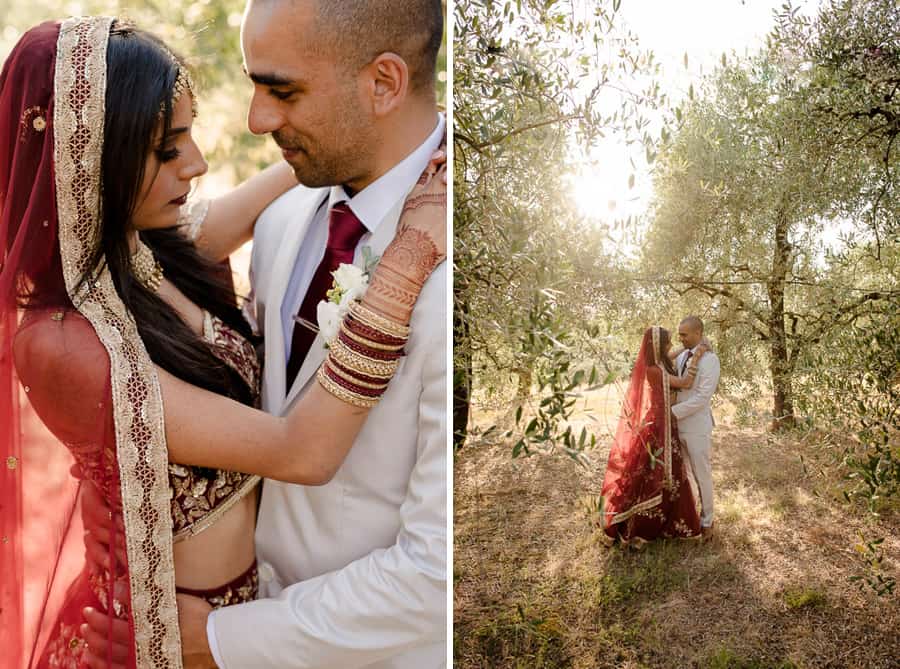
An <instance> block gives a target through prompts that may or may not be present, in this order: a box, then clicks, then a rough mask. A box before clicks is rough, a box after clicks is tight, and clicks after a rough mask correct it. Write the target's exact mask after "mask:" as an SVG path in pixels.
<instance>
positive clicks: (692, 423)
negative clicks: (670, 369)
mask: <svg viewBox="0 0 900 669" xmlns="http://www.w3.org/2000/svg"><path fill="white" fill-rule="evenodd" d="M686 355H687V351H683V352H682V353H681V354H679V356H678V357H677V358H676V359H675V369H676V370H678V371H681V365H682V364H683V363H684V358H685V356H686ZM718 385H719V358H718V357H717V356H716V354H715V353H713V352H712V351H707V352H706V353H704V354H703V357H702V358H700V362H699V363H697V378H696V379H694V385H692V386H691V387H690V388H687V389H685V390H679V391H678V402H677V403H676V404H673V405H672V413H673V414H674V416H675V417H676V418H677V419H678V433H679V434H712V429H713V425H715V421H714V420H713V415H712V409H711V408H710V406H709V401H710V399H711V398H712V396H713V393H714V392H716V387H717V386H718Z"/></svg>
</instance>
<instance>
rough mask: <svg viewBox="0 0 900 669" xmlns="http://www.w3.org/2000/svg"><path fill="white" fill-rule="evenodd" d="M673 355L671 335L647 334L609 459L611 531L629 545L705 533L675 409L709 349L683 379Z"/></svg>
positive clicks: (607, 516)
mask: <svg viewBox="0 0 900 669" xmlns="http://www.w3.org/2000/svg"><path fill="white" fill-rule="evenodd" d="M671 350H672V338H671V335H670V334H669V331H668V330H666V329H665V328H662V327H659V326H653V327H651V328H648V329H647V330H646V331H645V332H644V338H643V341H642V342H641V349H640V352H639V353H638V357H637V361H636V362H635V364H634V369H633V371H632V373H631V382H630V383H629V385H628V390H627V391H626V393H625V399H624V401H623V403H622V415H621V416H620V418H619V425H618V428H617V429H616V437H615V441H614V442H613V445H612V448H611V449H610V452H609V460H608V462H607V465H606V474H605V476H604V477H603V488H602V492H601V494H602V499H603V529H604V531H605V532H606V534H607V535H608V536H609V537H610V538H612V539H619V540H620V541H621V542H622V543H624V544H628V543H629V542H634V543H636V544H640V543H641V542H642V541H649V540H652V539H656V538H657V537H693V536H697V535H698V534H700V516H699V515H698V513H697V507H696V504H695V502H694V494H693V492H692V491H691V486H690V483H689V480H688V477H687V471H686V467H685V461H684V454H683V452H682V449H681V444H680V442H679V439H678V426H677V425H676V421H675V419H674V418H673V417H672V411H671V405H672V403H673V401H672V394H673V392H675V391H677V390H678V389H682V388H690V387H691V386H692V385H693V383H694V379H695V378H696V374H697V364H698V362H699V360H700V358H701V357H702V356H703V353H704V351H705V350H706V347H705V346H704V345H701V346H699V347H698V348H697V350H696V352H695V354H694V356H693V357H692V359H691V363H690V364H689V365H688V366H687V369H686V371H685V374H684V376H683V377H679V376H678V375H677V374H676V373H675V368H674V366H673V365H672V359H671Z"/></svg>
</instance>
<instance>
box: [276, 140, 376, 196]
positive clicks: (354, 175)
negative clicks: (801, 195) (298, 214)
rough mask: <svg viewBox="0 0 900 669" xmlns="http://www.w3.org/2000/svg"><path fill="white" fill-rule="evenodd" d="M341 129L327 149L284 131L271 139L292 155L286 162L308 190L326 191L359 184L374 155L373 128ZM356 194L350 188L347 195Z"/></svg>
mask: <svg viewBox="0 0 900 669" xmlns="http://www.w3.org/2000/svg"><path fill="white" fill-rule="evenodd" d="M355 125H356V127H346V126H345V127H341V128H339V129H338V131H337V133H335V134H336V135H338V136H335V137H334V138H333V140H332V141H331V142H329V144H330V145H331V146H330V147H326V146H324V145H323V144H322V143H321V142H319V141H316V140H313V139H310V138H303V139H301V138H300V137H297V136H292V133H290V132H285V131H284V130H276V131H274V132H273V133H272V139H274V140H275V143H276V144H277V145H278V146H279V148H281V149H282V150H287V151H293V152H295V153H293V154H292V155H289V156H288V155H285V156H284V158H285V160H286V161H287V162H288V164H290V166H291V167H292V168H293V169H294V175H295V176H296V177H297V181H299V182H300V183H301V184H303V185H304V186H307V187H308V188H325V187H331V186H338V185H345V186H346V185H347V184H353V183H358V182H359V181H360V180H362V179H363V178H364V176H363V175H364V174H365V173H366V170H365V169H364V167H363V166H364V165H368V164H369V163H370V162H371V160H370V157H371V155H372V153H373V150H372V147H373V146H374V141H376V140H374V139H373V138H372V137H371V135H374V133H373V132H372V131H371V129H370V128H364V127H359V124H355ZM351 190H353V189H352V188H348V191H351Z"/></svg>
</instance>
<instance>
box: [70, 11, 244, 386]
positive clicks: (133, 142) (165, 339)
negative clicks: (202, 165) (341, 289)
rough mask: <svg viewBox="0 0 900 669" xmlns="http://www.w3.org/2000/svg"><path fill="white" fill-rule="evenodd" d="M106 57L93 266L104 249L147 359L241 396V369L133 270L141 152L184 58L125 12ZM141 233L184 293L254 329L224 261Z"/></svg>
mask: <svg viewBox="0 0 900 669" xmlns="http://www.w3.org/2000/svg"><path fill="white" fill-rule="evenodd" d="M106 62H107V88H106V117H105V122H104V141H103V157H102V180H101V184H102V201H101V205H102V207H101V211H102V217H101V218H102V220H101V224H100V240H99V241H100V244H99V245H98V248H97V253H96V257H95V262H94V263H93V264H92V265H93V267H94V270H93V272H91V274H93V273H94V272H96V271H98V270H99V269H101V267H100V262H101V259H102V257H103V256H105V257H106V263H107V265H108V267H109V270H110V274H111V275H112V279H113V283H114V284H115V286H116V290H117V291H118V293H119V296H120V297H121V298H122V301H123V302H124V303H125V306H126V307H127V308H128V310H129V311H130V312H131V314H132V316H133V317H134V320H135V321H136V323H137V326H138V331H139V332H140V335H141V339H142V340H143V342H144V346H146V348H147V352H148V353H149V354H150V358H151V359H152V360H153V362H154V363H156V364H157V365H159V366H160V367H162V368H163V369H165V370H166V371H168V372H169V373H171V374H174V375H175V376H177V377H178V378H180V379H182V380H184V381H186V382H188V383H191V384H193V385H196V386H200V387H202V388H206V389H207V390H210V391H213V392H215V393H218V394H221V395H225V396H227V397H231V398H233V399H235V400H238V401H240V402H243V403H245V404H249V403H251V401H252V392H251V389H250V388H248V386H247V384H246V383H245V382H244V380H243V379H242V378H241V376H240V375H239V374H238V373H237V372H235V371H234V370H233V369H232V368H231V367H229V366H228V365H226V364H224V363H223V362H222V361H221V360H219V358H217V357H216V356H215V355H213V353H212V352H211V351H210V348H209V346H208V345H207V344H206V343H205V342H204V341H203V340H202V339H201V338H200V337H199V336H198V335H196V334H194V332H193V330H191V328H189V327H188V326H187V324H185V322H184V321H183V320H182V319H181V317H180V316H179V315H178V313H177V312H176V311H175V309H174V308H172V307H171V306H170V305H169V304H168V303H167V302H165V301H164V300H162V299H161V298H160V297H159V296H158V295H157V294H156V293H155V292H153V291H151V290H149V289H148V288H146V287H145V286H144V285H143V284H142V283H140V282H139V281H137V280H136V279H135V278H134V275H133V273H132V264H131V252H130V248H129V245H128V233H129V231H130V230H131V219H132V215H133V214H134V210H135V208H136V206H137V204H138V198H139V196H140V192H141V185H142V183H143V179H144V170H145V165H146V160H147V156H149V155H150V154H151V152H153V151H155V150H156V148H157V147H155V146H154V140H155V138H156V137H157V136H158V135H157V133H158V130H159V125H160V123H162V126H163V127H162V131H163V135H162V136H165V134H167V133H168V131H169V129H170V128H171V125H172V114H173V110H172V94H173V90H174V87H175V81H176V79H177V77H178V72H179V67H183V66H184V65H183V63H182V62H181V61H180V60H178V59H177V57H175V56H173V55H172V52H171V51H170V50H169V49H168V48H167V47H166V46H165V45H164V44H163V43H162V42H161V41H160V40H159V39H158V38H157V37H155V36H154V35H152V34H150V33H148V32H146V31H143V30H138V29H136V28H135V27H134V26H132V25H129V24H127V23H123V22H115V23H113V26H112V29H111V30H110V36H109V46H108V50H107V56H106ZM160 110H162V112H160ZM140 237H141V239H142V240H143V241H144V243H146V244H147V246H149V247H150V249H151V250H152V251H153V254H154V255H155V256H156V258H157V259H158V260H159V262H160V264H161V265H162V267H163V271H164V272H165V276H166V278H167V279H168V280H169V281H171V282H172V283H173V284H174V285H175V286H177V288H178V289H179V290H180V291H181V292H182V293H184V295H185V296H186V297H187V298H188V299H190V300H191V301H192V302H193V303H194V304H196V305H197V306H199V307H201V308H203V309H206V310H207V311H209V312H210V313H211V314H213V315H215V316H218V317H219V318H221V319H222V321H224V322H225V323H226V324H228V325H229V326H231V327H232V328H234V329H235V330H237V331H238V332H240V333H241V334H242V335H244V336H245V337H248V338H250V337H251V336H252V333H251V330H250V327H249V325H248V324H247V323H246V321H245V320H244V319H243V318H242V316H241V313H240V310H239V309H238V307H237V300H236V297H235V294H234V289H233V287H232V283H231V280H230V275H229V273H228V272H227V270H225V269H224V268H223V267H221V266H218V265H214V264H213V263H211V262H209V261H207V260H206V259H204V258H203V257H202V256H200V254H199V253H198V252H197V250H196V247H195V246H194V244H193V242H191V241H189V240H188V239H187V238H186V236H185V235H184V234H183V233H182V231H180V230H179V229H177V228H170V229H161V230H145V231H142V232H141V233H140ZM223 270H224V271H223ZM85 280H90V277H89V276H86V277H85Z"/></svg>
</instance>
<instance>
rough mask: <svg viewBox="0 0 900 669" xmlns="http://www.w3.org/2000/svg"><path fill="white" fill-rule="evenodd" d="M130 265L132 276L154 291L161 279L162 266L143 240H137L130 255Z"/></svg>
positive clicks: (156, 289)
mask: <svg viewBox="0 0 900 669" xmlns="http://www.w3.org/2000/svg"><path fill="white" fill-rule="evenodd" d="M131 267H132V271H133V273H134V278H135V279H137V280H138V281H140V282H141V283H142V284H144V286H145V287H146V288H147V289H149V290H151V291H152V292H154V293H156V292H158V291H159V286H160V284H161V283H162V280H163V268H162V265H160V264H159V261H158V260H157V259H156V257H155V256H154V255H153V251H151V250H150V247H148V246H147V245H146V244H144V242H142V241H141V240H138V243H137V251H135V252H134V254H133V255H132V256H131Z"/></svg>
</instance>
